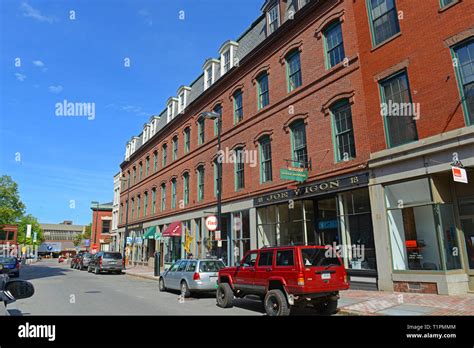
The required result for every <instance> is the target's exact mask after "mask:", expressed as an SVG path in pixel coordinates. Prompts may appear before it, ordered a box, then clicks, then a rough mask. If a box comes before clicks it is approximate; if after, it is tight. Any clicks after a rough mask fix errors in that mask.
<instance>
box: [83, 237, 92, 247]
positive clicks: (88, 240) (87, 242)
mask: <svg viewBox="0 0 474 348" xmlns="http://www.w3.org/2000/svg"><path fill="white" fill-rule="evenodd" d="M84 245H85V246H86V247H88V246H90V245H91V240H90V239H85V240H84Z"/></svg>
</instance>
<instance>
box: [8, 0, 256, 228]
mask: <svg viewBox="0 0 474 348" xmlns="http://www.w3.org/2000/svg"><path fill="white" fill-rule="evenodd" d="M262 3H263V1H260V0H243V1H231V0H167V1H165V0H153V1H152V0H148V1H144V0H96V1H86V0H83V1H78V0H61V1H58V0H55V1H51V0H41V1H33V0H28V1H14V0H1V1H0V26H1V27H0V175H3V174H7V175H10V176H11V177H12V178H13V180H15V181H16V182H17V183H18V184H19V188H20V195H21V198H22V200H23V202H24V203H25V204H26V207H27V212H28V213H31V214H33V215H34V216H36V217H37V218H38V219H39V220H40V222H49V223H58V222H61V221H63V220H73V221H74V223H76V224H87V223H89V222H90V221H91V211H90V202H91V201H100V202H110V201H112V199H113V176H114V175H115V174H116V173H117V172H118V171H119V170H120V168H119V164H120V163H121V162H122V160H123V157H124V153H125V144H126V142H127V140H129V139H130V138H131V137H132V136H133V135H138V134H139V133H140V132H141V131H142V128H143V124H144V123H145V122H147V121H148V119H149V117H150V116H151V115H154V114H159V113H160V112H161V111H162V110H163V109H164V108H165V103H166V100H167V99H168V97H170V96H175V95H176V91H177V89H178V88H179V87H180V86H181V85H189V84H191V82H192V81H194V79H195V78H197V77H198V75H199V74H200V73H201V72H202V65H203V64H204V61H205V59H206V58H209V57H217V56H218V50H219V48H220V46H221V45H222V43H223V42H224V41H226V40H228V39H234V40H235V39H237V38H238V37H239V36H240V35H241V34H242V33H243V32H244V31H245V30H246V29H247V28H248V27H249V26H250V24H251V23H252V22H253V21H254V20H255V19H256V18H257V17H258V16H259V15H260V7H261V5H262ZM68 103H73V104H68ZM74 103H88V104H87V105H88V106H89V109H84V110H80V109H77V108H74V110H73V109H71V108H69V109H68V107H69V106H75V104H74ZM63 106H65V108H64V107H63ZM60 109H61V110H60ZM68 110H70V111H72V112H71V114H68V112H67V111H68ZM68 115H69V116H68ZM72 115H74V116H72Z"/></svg>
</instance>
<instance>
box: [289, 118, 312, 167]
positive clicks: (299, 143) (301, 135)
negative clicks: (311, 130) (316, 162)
mask: <svg viewBox="0 0 474 348" xmlns="http://www.w3.org/2000/svg"><path fill="white" fill-rule="evenodd" d="M290 130H291V159H292V160H293V165H295V166H299V167H306V166H307V162H308V149H307V146H306V126H305V124H304V122H303V120H297V121H295V122H293V123H292V124H291V125H290Z"/></svg>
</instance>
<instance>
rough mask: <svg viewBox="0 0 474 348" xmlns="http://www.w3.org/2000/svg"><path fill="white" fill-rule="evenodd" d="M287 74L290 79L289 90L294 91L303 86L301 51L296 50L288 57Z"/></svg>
mask: <svg viewBox="0 0 474 348" xmlns="http://www.w3.org/2000/svg"><path fill="white" fill-rule="evenodd" d="M286 74H287V80H288V92H291V91H294V90H295V89H296V88H298V87H299V86H301V84H302V79H301V62H300V52H299V51H294V52H292V53H290V54H288V56H287V57H286Z"/></svg>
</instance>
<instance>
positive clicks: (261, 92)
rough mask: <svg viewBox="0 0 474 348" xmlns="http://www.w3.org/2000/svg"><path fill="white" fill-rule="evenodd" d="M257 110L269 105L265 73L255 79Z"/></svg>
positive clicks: (266, 75)
mask: <svg viewBox="0 0 474 348" xmlns="http://www.w3.org/2000/svg"><path fill="white" fill-rule="evenodd" d="M257 88H258V109H259V110H260V109H262V108H264V107H265V106H267V105H268V104H269V103H270V95H269V92H268V74H267V73H266V72H265V73H263V74H261V75H260V76H259V77H258V78H257Z"/></svg>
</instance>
